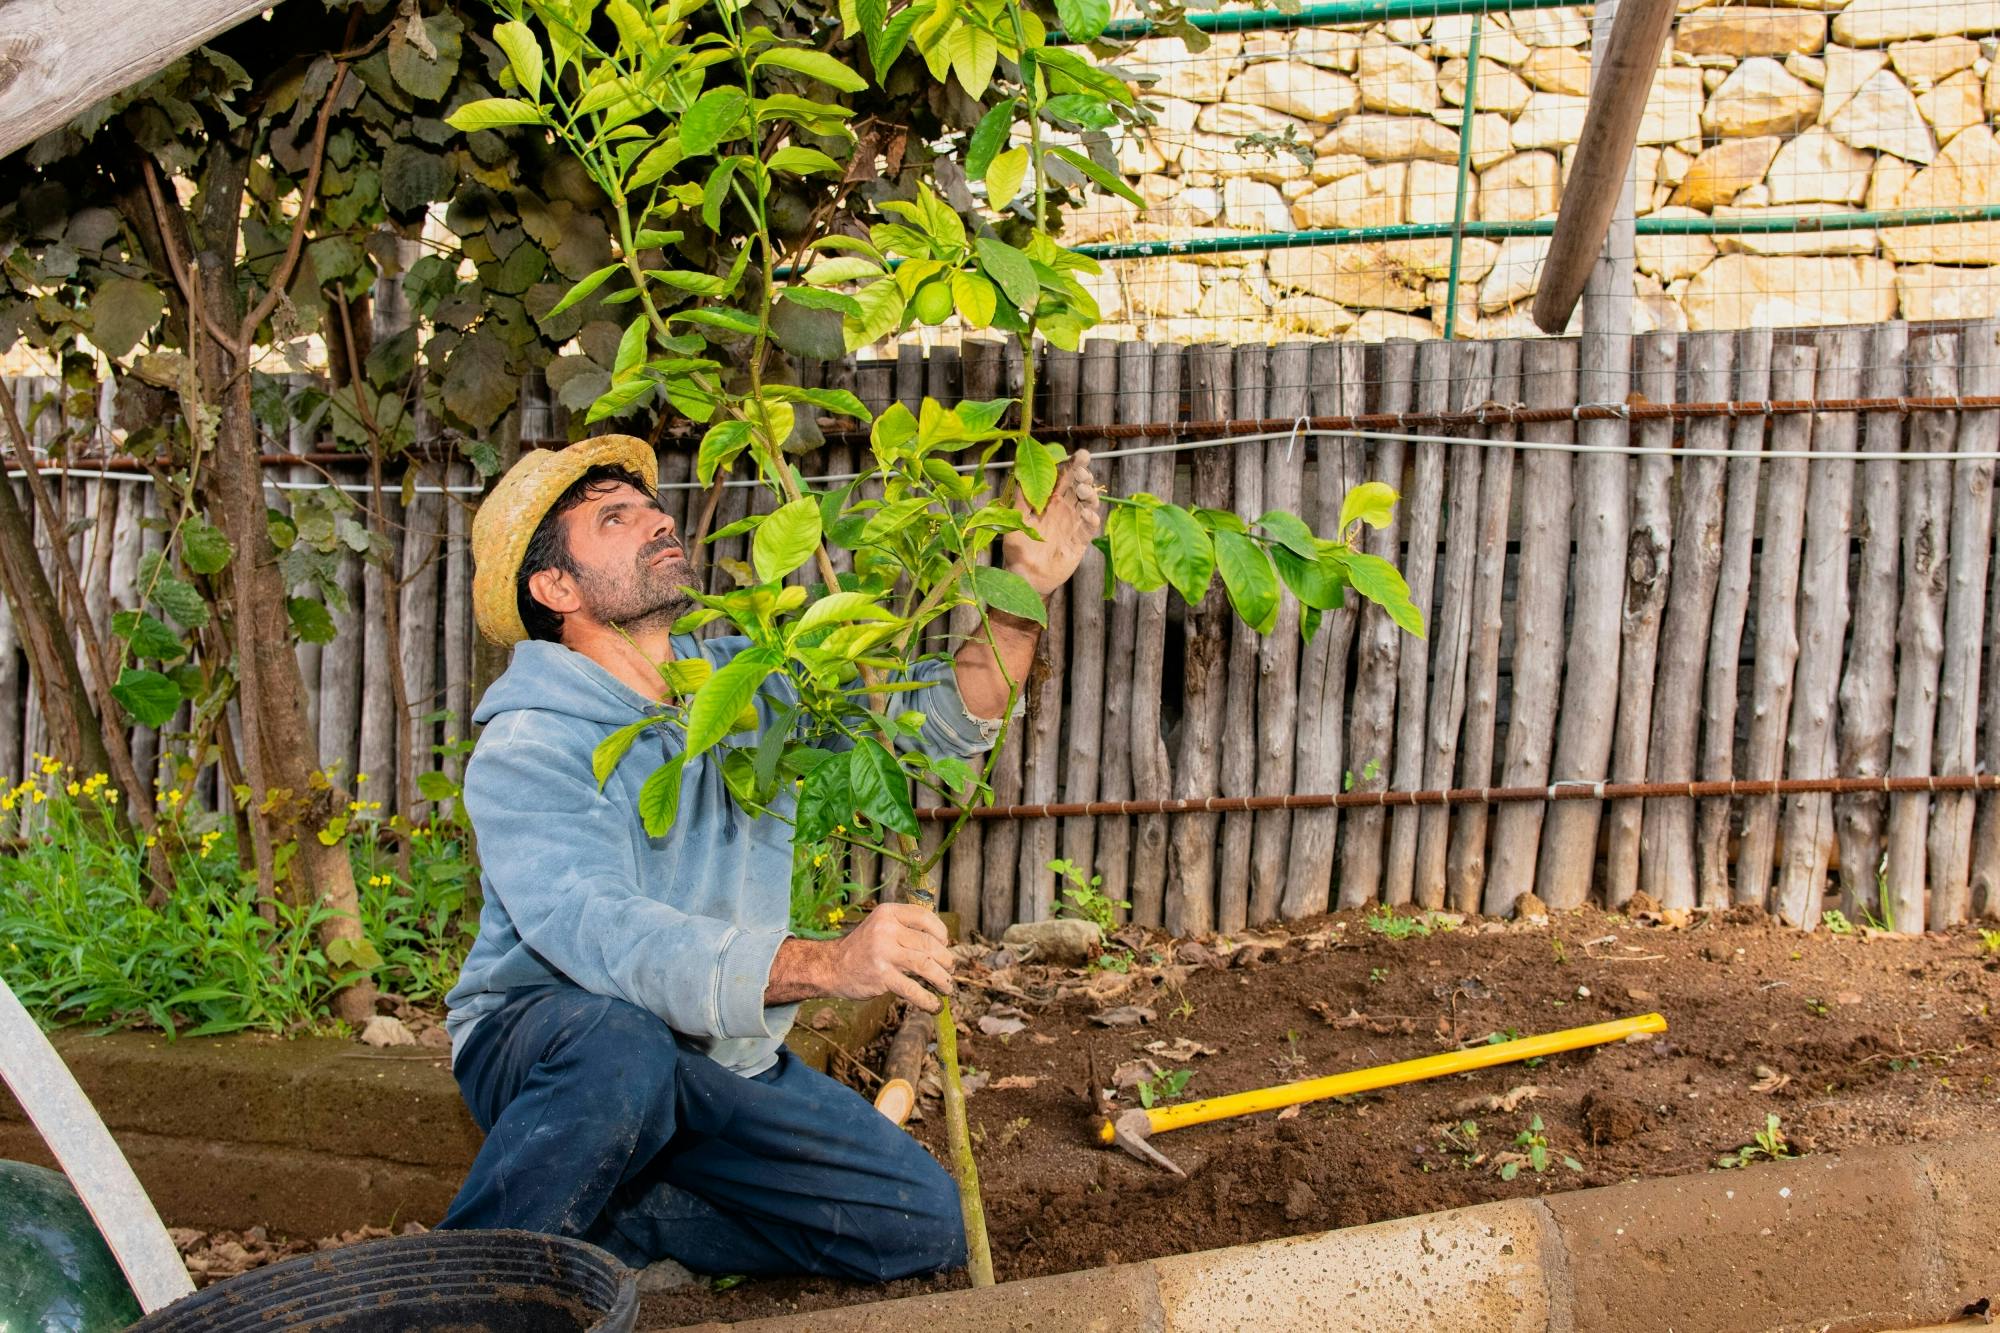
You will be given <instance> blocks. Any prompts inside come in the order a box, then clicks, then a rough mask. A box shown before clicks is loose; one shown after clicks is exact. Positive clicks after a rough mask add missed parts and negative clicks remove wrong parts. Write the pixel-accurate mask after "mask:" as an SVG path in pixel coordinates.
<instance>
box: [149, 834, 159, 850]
mask: <svg viewBox="0 0 2000 1333" xmlns="http://www.w3.org/2000/svg"><path fill="white" fill-rule="evenodd" d="M146 845H147V846H148V847H157V846H159V845H160V840H159V839H158V838H156V837H154V836H153V835H152V834H150V833H148V834H147V835H146Z"/></svg>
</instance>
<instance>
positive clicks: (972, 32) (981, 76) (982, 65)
mask: <svg viewBox="0 0 2000 1333" xmlns="http://www.w3.org/2000/svg"><path fill="white" fill-rule="evenodd" d="M944 50H945V55H946V56H947V57H949V59H950V60H951V72H952V73H953V74H956V75H957V76H958V82H959V84H960V86H962V87H963V88H964V89H965V92H966V96H968V97H970V98H971V99H972V100H973V101H975V102H977V101H979V100H980V99H981V98H983V97H985V96H986V89H987V86H988V85H989V84H991V83H992V82H993V67H994V65H995V64H997V63H998V61H999V59H1000V43H999V42H997V41H995V40H994V39H993V34H992V33H990V32H988V31H986V29H984V28H975V27H973V26H972V25H971V24H969V23H960V24H959V25H958V26H957V27H955V28H953V29H952V30H951V32H950V33H948V34H947V35H946V36H945V39H944Z"/></svg>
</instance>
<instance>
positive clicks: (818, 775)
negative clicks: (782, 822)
mask: <svg viewBox="0 0 2000 1333" xmlns="http://www.w3.org/2000/svg"><path fill="white" fill-rule="evenodd" d="M849 762H850V760H849V758H848V756H846V755H841V754H836V755H831V756H829V757H827V758H825V759H822V760H820V762H819V763H817V764H815V765H814V766H813V767H812V769H811V770H810V771H809V772H807V774H806V780H805V781H804V782H803V783H801V784H800V786H799V808H798V813H797V814H796V815H794V816H793V827H792V841H793V842H794V844H797V843H815V842H820V841H822V840H824V839H825V838H826V836H827V835H828V834H830V833H832V832H833V830H834V827H835V826H836V825H839V824H845V823H846V822H847V821H848V819H849V818H850V817H851V816H852V815H853V814H854V791H853V787H852V786H851V784H850V783H849V782H848V764H849Z"/></svg>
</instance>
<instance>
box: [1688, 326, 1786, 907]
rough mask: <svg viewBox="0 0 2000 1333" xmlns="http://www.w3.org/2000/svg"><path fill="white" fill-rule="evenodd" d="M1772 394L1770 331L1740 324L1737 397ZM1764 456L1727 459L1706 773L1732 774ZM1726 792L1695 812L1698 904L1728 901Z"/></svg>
mask: <svg viewBox="0 0 2000 1333" xmlns="http://www.w3.org/2000/svg"><path fill="white" fill-rule="evenodd" d="M1770 396H1771V331H1770V330H1769V329H1745V330H1744V331H1743V332H1741V333H1739V334H1737V335H1736V389H1735V397H1736V400H1737V401H1738V402H1760V401H1762V400H1763V399H1766V398H1768V397H1770ZM1729 447H1730V449H1731V451H1732V452H1736V453H1752V452H1757V451H1761V450H1762V449H1763V447H1764V419H1763V417H1761V416H1754V417H1742V418H1739V419H1738V420H1737V422H1736V425H1735V427H1734V429H1732V430H1731V432H1730V436H1729ZM1763 467H1764V464H1762V463H1760V462H1758V461H1757V460H1756V459H1754V458H1732V459H1730V460H1729V472H1728V486H1729V492H1728V496H1727V499H1726V500H1725V502H1724V507H1723V519H1722V566H1721V568H1720V570H1719V571H1718V573H1717V576H1716V592H1715V608H1714V614H1713V617H1712V618H1711V620H1710V622H1709V629H1708V679H1707V681H1706V683H1705V684H1704V687H1703V688H1704V696H1703V697H1704V700H1705V703H1704V707H1703V717H1702V731H1701V776H1702V777H1703V778H1704V779H1707V780H1711V781H1719V780H1726V779H1728V778H1732V777H1734V776H1736V677H1737V674H1738V668H1739V664H1740V654H1741V651H1742V648H1743V617H1744V614H1745V612H1747V611H1748V610H1749V607H1750V588H1751V584H1750V551H1751V547H1752V545H1753V543H1754V542H1755V541H1756V536H1757V491H1758V489H1759V487H1760V486H1761V485H1762V483H1763V478H1762V476H1761V475H1760V474H1761V472H1762V469H1763ZM1729 813H1730V803H1729V798H1728V797H1711V798H1709V799H1707V800H1704V801H1703V802H1702V803H1701V806H1700V809H1699V811H1698V813H1697V816H1696V820H1695V835H1694V845H1695V865H1696V876H1697V883H1698V888H1697V893H1698V895H1699V902H1700V904H1701V906H1703V907H1727V906H1728V905H1729V902H1730V898H1729Z"/></svg>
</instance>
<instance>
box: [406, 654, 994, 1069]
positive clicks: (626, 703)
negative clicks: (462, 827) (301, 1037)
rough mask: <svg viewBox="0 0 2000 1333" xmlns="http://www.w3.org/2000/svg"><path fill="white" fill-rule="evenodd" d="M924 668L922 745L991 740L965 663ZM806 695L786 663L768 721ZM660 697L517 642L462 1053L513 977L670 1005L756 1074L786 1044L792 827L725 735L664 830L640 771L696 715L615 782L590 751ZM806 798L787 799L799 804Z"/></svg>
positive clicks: (454, 1025)
mask: <svg viewBox="0 0 2000 1333" xmlns="http://www.w3.org/2000/svg"><path fill="white" fill-rule="evenodd" d="M748 643H749V641H748V640H747V639H743V638H718V639H706V640H697V639H695V638H694V637H692V636H691V635H675V636H674V639H673V648H674V655H675V656H676V657H680V658H692V657H695V656H701V657H706V658H707V659H708V660H709V661H710V662H711V663H712V664H713V665H715V666H716V667H720V666H721V665H722V664H723V663H725V662H727V661H728V660H729V659H730V658H732V657H734V656H735V655H736V654H737V653H739V652H741V651H742V650H743V649H744V648H745V647H747V646H748ZM912 674H913V677H914V678H916V679H921V680H928V681H930V682H931V685H930V686H929V688H927V689H923V690H915V691H912V692H910V693H909V694H906V695H903V696H901V697H900V698H899V700H898V703H899V705H900V706H903V707H908V708H914V709H916V710H918V711H919V712H922V713H924V714H926V716H927V718H928V720H927V721H926V722H925V723H924V726H923V730H922V733H921V735H920V736H919V737H918V738H917V744H918V745H919V746H920V747H921V748H922V749H923V750H925V751H926V752H928V753H930V754H932V755H937V756H942V755H956V756H959V757H964V756H968V755H972V754H976V753H978V752H980V751H981V750H984V749H986V748H988V747H989V746H991V745H992V743H993V736H994V734H995V733H996V732H997V731H998V730H999V723H997V722H982V721H980V720H979V719H977V718H974V717H973V716H972V715H971V714H970V713H969V712H967V710H966V707H965V703H964V701H963V700H962V699H961V698H960V696H959V693H958V684H957V681H956V679H955V677H954V676H953V673H952V666H951V664H950V663H949V662H940V661H928V662H922V663H919V664H918V666H917V667H916V669H915V670H914V672H913V673H912ZM789 697H790V685H789V682H786V681H785V680H784V679H783V678H782V677H779V678H776V679H774V680H773V681H771V682H767V683H766V685H765V686H764V689H763V692H762V693H760V695H759V696H758V699H757V714H758V717H759V720H760V722H762V723H763V724H765V725H768V724H769V723H770V721H771V718H772V716H773V714H774V713H775V712H776V711H777V710H778V709H781V708H783V707H784V706H785V704H786V702H787V701H788V699H789ZM904 700H907V701H908V702H907V703H904V702H903V701H904ZM652 710H653V705H652V704H651V703H650V702H649V701H648V700H647V699H645V698H644V697H643V696H641V695H640V694H639V693H638V692H637V691H635V690H633V689H631V688H630V687H629V686H627V685H625V684H623V683H622V682H620V681H619V680H617V679H616V678H615V677H613V676H612V675H611V673H609V672H608V671H606V670H604V668H602V667H600V666H598V665H597V664H596V663H595V662H593V661H591V660H590V659H589V658H587V657H585V656H583V655H582V654H581V653H577V652H573V651H571V650H570V649H568V648H565V647H562V646H561V645H560V644H554V643H545V642H540V641H535V640H530V641H528V642H525V643H522V644H520V645H519V646H517V647H516V648H515V649H514V657H513V661H512V662H510V663H509V664H508V667H507V670H506V671H505V672H504V673H502V675H501V676H500V678H499V679H498V680H496V681H494V682H493V685H492V686H491V688H489V689H488V690H487V691H486V694H485V697H484V698H482V699H481V700H480V702H479V707H478V708H477V709H476V710H475V711H474V713H473V721H475V722H478V723H481V724H483V725H484V727H485V732H484V733H483V734H482V735H481V736H480V738H479V745H478V747H477V748H476V749H475V750H474V751H473V754H472V760H471V762H470V763H469V764H468V765H467V766H466V771H465V808H466V812H467V813H468V814H469V815H470V816H471V818H472V827H473V830H474V832H475V833H477V835H478V837H479V861H480V865H481V866H482V867H483V870H484V873H483V875H482V883H483V886H484V889H485V894H486V901H485V905H484V906H483V907H482V908H481V910H480V914H479V937H478V939H476V940H475V941H474V942H473V945H472V952H471V953H470V955H468V956H467V958H466V960H465V968H464V970H463V971H462V972H460V974H459V978H458V984H457V985H456V986H454V987H452V991H451V994H450V995H449V996H447V997H446V1000H445V1003H446V1004H447V1005H448V1006H450V1009H451V1013H450V1016H449V1017H448V1018H447V1020H446V1028H447V1029H448V1030H449V1032H450V1033H451V1038H452V1050H453V1052H454V1053H456V1052H457V1051H458V1050H460V1049H462V1047H463V1043H464V1041H465V1035H466V1033H467V1032H469V1031H470V1030H471V1029H472V1025H473V1024H474V1023H476V1022H478V1021H479V1018H480V1016H481V1015H482V1014H486V1013H489V1012H491V1011H492V1010H494V1009H496V1008H498V1007H499V1005H500V1002H501V997H502V994H503V993H504V992H505V991H507V990H510V989H512V988H514V987H519V986H535V985H547V984H549V983H551V982H557V981H568V982H571V983H573V984H575V985H577V986H581V987H582V988H583V989H585V990H588V991H594V992H596V993H598V994H600V995H613V996H616V997H618V998H619V999H621V1000H627V1001H630V1002H631V1003H633V1004H636V1005H638V1006H639V1007H640V1008H642V1009H645V1010H648V1011H650V1012H652V1013H655V1014H658V1015H659V1016H660V1018H661V1019H662V1020H663V1021H664V1022H665V1023H666V1024H667V1026H668V1027H670V1028H672V1029H673V1030H674V1031H675V1032H677V1033H680V1034H681V1035H682V1036H684V1037H687V1038H689V1039H691V1040H692V1042H693V1044H694V1045H695V1046H696V1047H697V1048H699V1049H700V1050H702V1051H704V1052H706V1053H707V1054H708V1055H709V1056H710V1057H711V1058H712V1059H714V1060H716V1061H717V1062H718V1063H720V1064H722V1065H723V1066H725V1067H726V1068H729V1069H732V1070H735V1071H736V1072H737V1073H739V1074H743V1075H745V1076H748V1075H751V1074H756V1073H760V1072H762V1071H763V1070H765V1069H768V1068H769V1067H770V1066H771V1065H772V1063H773V1062H774V1061H775V1060H776V1059H777V1050H778V1046H779V1045H780V1043H782V1042H783V1041H784V1039H785V1034H786V1032H788V1031H789V1030H790V1029H791V1026H792V1018H793V1016H794V1015H795V1014H796V1013H797V1011H798V1006H797V1005H773V1006H769V1007H767V1006H766V1005H765V1004H764V989H765V987H766V985H767V984H768V983H769V981H770V977H771V960H772V959H773V957H774V956H775V955H776V954H777V952H778V945H779V944H780V943H782V942H783V941H784V940H785V939H786V937H787V936H789V935H790V933H791V932H790V931H789V930H788V929H787V928H786V926H787V922H788V921H789V919H790V911H791V883H792V845H791V840H792V826H791V825H790V824H789V823H787V822H785V821H784V820H781V819H776V818H765V819H753V818H752V817H750V816H749V815H747V814H745V813H744V812H743V810H742V808H741V807H739V806H738V805H737V804H736V802H735V801H734V800H733V799H732V798H731V797H730V795H729V792H728V790H727V789H726V788H725V787H724V786H723V781H722V764H721V762H720V761H721V752H720V751H709V752H707V753H705V754H703V755H701V756H700V757H699V758H697V759H696V761H695V762H694V763H692V764H689V765H688V766H687V768H686V770H685V772H684V773H683V774H682V776H681V804H680V812H679V816H678V818H677V819H676V820H675V822H674V826H673V827H672V828H671V829H669V830H668V831H667V835H666V836H665V837H663V838H649V837H647V836H646V831H645V828H644V827H643V826H642V825H641V824H640V822H639V814H638V796H639V787H640V785H641V784H642V783H644V782H645V780H646V778H647V777H648V776H650V775H651V774H652V772H653V770H655V769H657V768H658V767H659V766H660V765H661V764H663V763H665V762H666V761H667V760H668V759H670V758H672V757H673V756H674V755H676V754H678V753H680V751H681V748H682V743H683V737H682V733H681V731H680V729H679V728H678V727H674V726H669V725H665V724H663V725H661V726H659V727H655V728H653V729H652V730H650V731H648V732H646V733H644V734H642V735H641V737H640V738H639V741H638V743H637V744H635V745H633V747H632V748H631V750H630V751H629V752H628V753H627V754H626V755H625V758H624V760H623V761H622V762H620V763H619V765H618V767H617V769H616V770H615V771H614V772H613V773H612V774H611V778H610V780H609V781H608V782H606V783H605V785H604V790H603V791H602V792H600V791H599V790H598V788H597V780H596V778H595V777H593V776H592V774H591V752H592V751H593V750H595V749H596V748H597V743H598V742H599V741H601V740H603V739H604V738H605V737H606V736H609V735H610V734H611V733H612V732H613V731H616V730H617V729H618V728H619V727H622V726H625V725H627V724H628V723H631V722H635V721H637V720H638V719H639V718H640V717H642V716H644V715H645V714H646V713H648V712H651V711H652ZM732 740H733V741H734V742H735V743H736V744H738V745H747V744H754V743H755V741H754V738H751V737H748V736H744V735H741V734H739V735H738V736H737V737H733V738H732ZM789 800H790V798H789V797H785V798H781V804H780V805H779V807H778V808H779V809H780V810H781V811H782V812H783V813H786V814H789V813H790V805H789Z"/></svg>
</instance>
